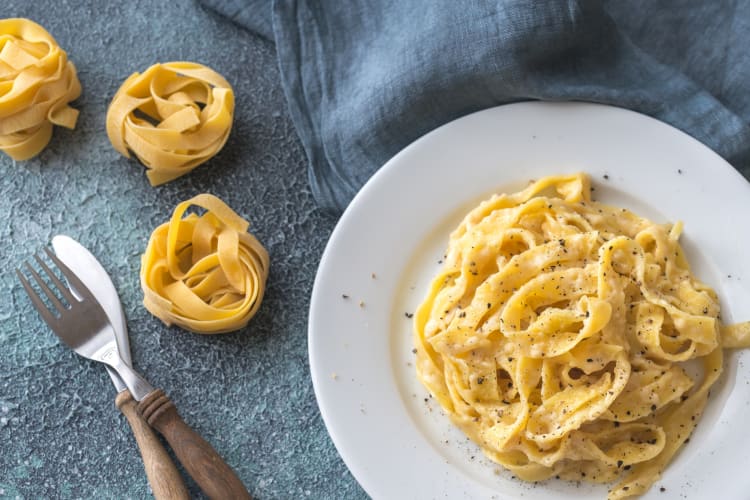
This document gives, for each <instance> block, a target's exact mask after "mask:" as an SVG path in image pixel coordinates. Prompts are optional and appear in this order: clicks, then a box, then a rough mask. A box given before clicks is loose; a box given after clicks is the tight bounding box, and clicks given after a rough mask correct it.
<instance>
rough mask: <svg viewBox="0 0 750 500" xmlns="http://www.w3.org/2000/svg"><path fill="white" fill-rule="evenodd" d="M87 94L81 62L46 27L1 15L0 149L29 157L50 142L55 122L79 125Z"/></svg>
mask: <svg viewBox="0 0 750 500" xmlns="http://www.w3.org/2000/svg"><path fill="white" fill-rule="evenodd" d="M79 95H81V84H80V82H79V81H78V76H77V75H76V68H75V66H74V65H73V63H72V62H70V61H68V56H67V54H66V53H65V51H64V50H63V49H61V48H60V46H59V45H58V44H57V42H56V41H55V39H54V38H52V35H50V34H49V33H48V32H47V31H46V30H45V29H44V28H42V27H41V26H39V25H38V24H36V23H35V22H33V21H30V20H28V19H0V150H2V151H4V152H5V153H6V154H7V155H8V156H10V157H11V158H13V159H14V160H28V159H29V158H32V157H34V156H36V155H38V154H39V153H40V152H41V151H42V150H43V149H44V148H45V147H46V146H47V144H48V143H49V141H50V138H51V137H52V128H53V127H54V126H55V125H60V126H61V127H66V128H70V129H72V128H75V125H76V121H77V120H78V111H77V110H75V109H73V108H71V107H70V106H68V103H69V102H71V101H73V100H75V99H77V98H78V96H79Z"/></svg>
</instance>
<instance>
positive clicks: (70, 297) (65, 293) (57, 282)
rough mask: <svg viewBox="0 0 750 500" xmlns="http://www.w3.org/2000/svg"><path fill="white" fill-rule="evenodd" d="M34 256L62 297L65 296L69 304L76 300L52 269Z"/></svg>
mask: <svg viewBox="0 0 750 500" xmlns="http://www.w3.org/2000/svg"><path fill="white" fill-rule="evenodd" d="M34 258H35V259H36V261H37V263H39V266H40V267H41V268H42V269H44V271H45V272H46V273H47V276H49V278H50V279H51V280H52V281H53V283H54V284H55V286H56V287H57V289H58V290H60V293H62V294H63V297H65V300H67V301H68V303H69V304H71V305H73V304H74V303H75V302H77V300H76V298H75V297H74V296H73V294H72V293H71V291H70V290H69V289H68V286H67V285H66V284H65V283H63V282H62V281H61V280H60V278H58V277H57V275H56V274H55V273H53V272H52V270H51V269H50V268H49V267H48V266H47V264H46V263H45V262H44V261H43V260H42V259H41V258H40V257H39V256H38V255H34Z"/></svg>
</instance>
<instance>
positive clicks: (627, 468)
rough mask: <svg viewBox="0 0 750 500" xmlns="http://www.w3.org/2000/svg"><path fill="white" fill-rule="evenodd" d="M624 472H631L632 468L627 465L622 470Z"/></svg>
mask: <svg viewBox="0 0 750 500" xmlns="http://www.w3.org/2000/svg"><path fill="white" fill-rule="evenodd" d="M622 470H630V466H629V465H626V466H625V467H623V468H622Z"/></svg>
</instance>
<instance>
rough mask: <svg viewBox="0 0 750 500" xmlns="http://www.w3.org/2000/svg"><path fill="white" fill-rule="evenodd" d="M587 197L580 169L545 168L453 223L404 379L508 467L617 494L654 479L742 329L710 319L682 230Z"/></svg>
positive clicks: (748, 340)
mask: <svg viewBox="0 0 750 500" xmlns="http://www.w3.org/2000/svg"><path fill="white" fill-rule="evenodd" d="M589 194H590V185H589V179H588V177H587V176H585V175H583V174H577V175H571V176H560V177H546V178H544V179H541V180H539V181H537V182H534V183H532V184H531V185H530V186H529V187H528V188H526V189H524V190H523V191H520V192H517V193H514V194H511V195H495V196H493V197H492V198H491V199H489V200H487V201H485V202H483V203H481V204H480V205H479V206H478V207H476V208H475V209H474V210H472V211H471V212H470V213H469V214H468V215H467V216H466V217H465V218H464V220H463V222H462V223H461V224H460V225H459V227H458V228H457V229H456V230H455V231H454V232H453V233H452V234H451V237H450V241H449V245H448V250H447V252H446V258H445V259H444V261H445V264H444V267H443V269H442V271H441V272H440V274H439V275H438V276H437V277H436V278H435V279H434V281H433V282H432V285H431V287H430V290H429V292H428V294H427V297H426V299H425V300H424V302H423V303H422V304H421V305H420V307H419V308H418V310H417V312H416V313H415V316H414V318H415V319H414V331H415V343H416V346H417V375H418V377H419V379H420V380H421V381H422V383H423V384H424V385H425V386H426V387H427V388H428V389H429V391H430V392H431V393H432V394H433V395H434V397H435V398H436V399H437V400H438V401H439V402H440V404H441V405H442V406H443V408H444V409H445V410H446V412H447V413H448V414H449V415H450V417H451V419H452V420H453V422H454V423H455V424H456V425H458V426H459V427H460V428H461V429H462V430H463V431H464V432H465V433H466V434H467V435H468V436H469V437H470V438H471V439H472V440H474V441H475V442H476V443H478V444H479V445H480V446H481V448H482V449H483V451H484V452H485V454H486V455H487V456H488V457H489V458H491V459H492V460H494V461H495V462H497V463H499V464H501V465H503V466H504V467H506V468H507V469H509V470H511V471H513V473H514V474H515V475H516V476H518V477H520V478H521V479H524V480H528V481H537V480H543V479H547V478H550V477H553V476H559V477H561V478H564V479H570V480H584V481H590V482H611V481H614V480H617V479H619V482H618V483H617V484H616V485H615V486H614V487H613V488H612V489H611V490H610V493H609V498H610V499H619V498H625V497H628V496H632V495H638V494H641V493H643V492H645V491H646V490H647V489H648V488H649V487H650V486H651V485H652V484H653V482H654V481H656V480H657V479H658V477H659V474H660V473H661V471H662V470H663V469H664V467H665V466H666V465H667V464H668V463H669V462H670V460H671V459H672V457H673V456H674V454H675V453H676V451H677V450H678V449H679V448H680V447H681V446H682V445H683V444H684V443H685V441H686V440H687V439H688V437H689V436H690V434H691V433H692V431H693V429H694V427H695V425H696V423H697V421H698V418H699V417H700V415H701V413H702V412H703V409H704V406H705V404H706V400H707V397H708V391H709V389H710V388H711V386H712V385H713V383H714V382H715V381H716V380H717V379H718V377H719V375H720V374H721V370H722V343H723V344H724V345H725V346H731V347H746V346H748V345H749V344H750V325H748V324H741V325H734V326H731V327H723V326H722V325H721V324H720V322H719V303H718V300H717V297H716V294H715V293H714V291H713V290H712V289H711V288H709V287H708V286H706V285H705V284H703V283H701V282H700V281H699V280H698V279H697V278H696V277H695V276H693V274H692V273H691V272H690V268H689V266H688V262H687V261H686V259H685V256H684V254H683V252H682V249H681V248H680V245H679V242H678V238H679V236H680V232H681V229H682V226H681V224H675V225H659V224H654V223H652V222H651V221H648V220H646V219H644V218H641V217H638V216H637V215H635V214H633V213H631V212H629V211H627V210H625V209H619V208H614V207H609V206H606V205H603V204H600V203H596V202H592V201H591V200H590V198H589ZM689 360H698V361H699V362H700V363H702V365H703V375H702V377H699V378H697V379H696V378H694V377H691V376H690V375H689V374H688V372H687V371H686V370H685V368H684V363H685V362H687V361H689Z"/></svg>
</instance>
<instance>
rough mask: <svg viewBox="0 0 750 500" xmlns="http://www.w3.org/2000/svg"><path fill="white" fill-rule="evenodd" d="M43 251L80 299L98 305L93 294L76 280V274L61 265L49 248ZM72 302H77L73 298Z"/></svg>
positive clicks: (61, 262)
mask: <svg viewBox="0 0 750 500" xmlns="http://www.w3.org/2000/svg"><path fill="white" fill-rule="evenodd" d="M44 251H45V252H47V256H48V257H49V258H50V259H52V262H54V263H55V265H56V266H57V267H58V269H60V271H61V272H62V274H63V276H65V279H66V280H68V283H70V285H71V286H72V287H73V288H75V290H76V292H78V294H79V295H80V296H81V299H88V300H93V301H94V302H97V303H98V301H97V300H96V297H94V294H93V293H91V290H89V289H88V288H86V285H84V284H83V282H82V281H81V280H80V279H78V276H76V274H75V273H74V272H73V271H71V269H70V268H69V267H68V266H66V265H65V264H63V261H61V260H60V259H59V258H58V257H57V255H55V254H54V253H53V252H51V251H50V250H49V248H45V249H44ZM73 300H78V299H75V298H74V299H73ZM78 302H81V301H80V300H78Z"/></svg>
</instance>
